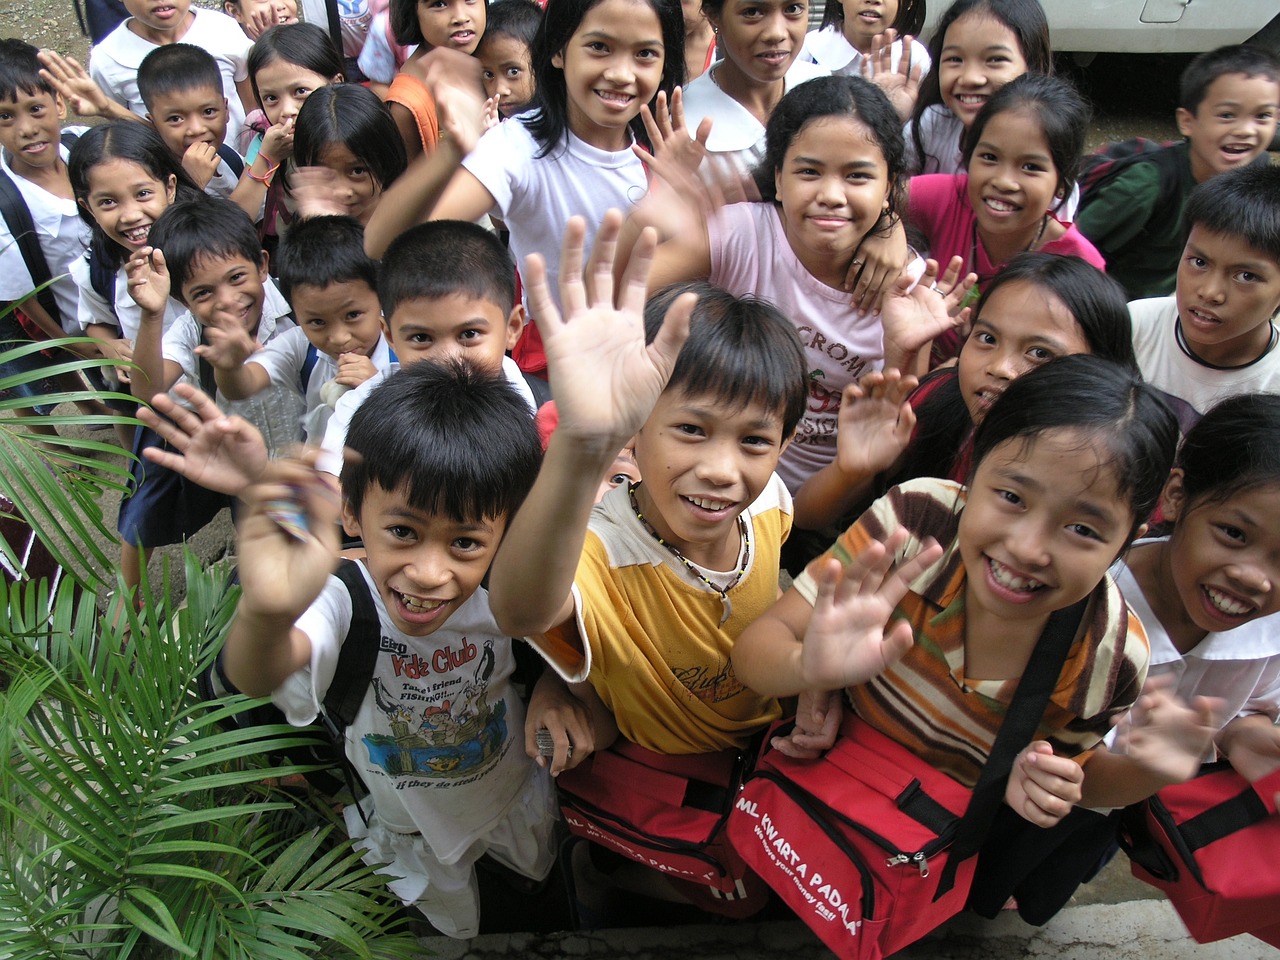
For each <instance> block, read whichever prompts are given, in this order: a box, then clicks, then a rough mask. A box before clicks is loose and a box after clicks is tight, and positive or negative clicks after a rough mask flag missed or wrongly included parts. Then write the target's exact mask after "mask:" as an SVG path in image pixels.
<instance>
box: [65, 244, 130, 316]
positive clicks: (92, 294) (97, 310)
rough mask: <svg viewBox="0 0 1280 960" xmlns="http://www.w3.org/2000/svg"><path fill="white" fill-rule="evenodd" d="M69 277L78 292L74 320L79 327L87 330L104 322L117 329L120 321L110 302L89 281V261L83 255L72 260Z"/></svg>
mask: <svg viewBox="0 0 1280 960" xmlns="http://www.w3.org/2000/svg"><path fill="white" fill-rule="evenodd" d="M71 279H72V280H74V281H75V283H76V291H77V293H78V298H77V303H76V320H77V322H78V323H79V324H80V329H81V330H88V329H89V327H90V326H92V325H93V324H105V325H106V326H109V327H114V328H115V329H116V330H119V329H120V322H119V321H118V320H117V319H116V315H115V312H114V311H113V310H112V309H111V304H109V303H107V301H106V299H105V298H103V297H102V296H101V295H100V294H99V293H98V291H97V290H95V289H93V284H92V283H90V282H89V263H88V261H86V260H85V258H84V257H77V258H76V259H75V260H73V261H72V263H71Z"/></svg>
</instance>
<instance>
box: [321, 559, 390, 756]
mask: <svg viewBox="0 0 1280 960" xmlns="http://www.w3.org/2000/svg"><path fill="white" fill-rule="evenodd" d="M334 575H335V576H336V577H337V578H338V579H339V580H341V581H342V584H343V586H345V587H346V588H347V593H348V594H349V595H350V596H351V628H350V629H349V630H348V631H347V636H346V639H345V640H344V641H343V643H342V649H341V650H340V651H339V653H338V666H337V670H336V671H335V673H334V676H333V683H331V684H330V685H329V690H328V691H327V692H326V693H325V695H324V704H323V706H324V711H323V713H322V715H321V718H322V720H323V721H324V724H325V726H326V727H327V728H329V730H330V733H331V734H332V733H335V732H336V734H337V736H338V738H339V739H341V737H342V734H343V731H345V730H346V728H347V727H348V726H350V724H351V721H352V720H354V719H355V716H356V712H357V711H358V710H359V709H360V704H361V703H363V702H364V698H365V696H366V695H367V694H368V692H369V686H370V685H371V684H372V683H373V671H374V667H375V666H376V665H377V662H378V646H379V642H380V641H381V639H382V623H381V621H380V620H379V619H378V608H377V607H376V606H375V605H374V602H373V594H372V592H371V591H370V590H369V582H368V581H367V580H366V579H365V577H364V572H363V571H362V570H361V569H360V564H359V563H357V562H356V561H355V560H343V561H342V562H341V563H340V564H339V565H338V569H337V570H336V571H335V572H334Z"/></svg>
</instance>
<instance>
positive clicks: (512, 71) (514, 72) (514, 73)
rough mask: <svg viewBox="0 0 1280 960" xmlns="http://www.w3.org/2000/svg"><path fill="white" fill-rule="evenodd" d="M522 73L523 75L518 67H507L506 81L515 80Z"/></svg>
mask: <svg viewBox="0 0 1280 960" xmlns="http://www.w3.org/2000/svg"><path fill="white" fill-rule="evenodd" d="M522 73H524V71H523V70H521V69H520V68H519V67H507V79H508V80H515V79H517V78H518V77H519V76H520V74H522Z"/></svg>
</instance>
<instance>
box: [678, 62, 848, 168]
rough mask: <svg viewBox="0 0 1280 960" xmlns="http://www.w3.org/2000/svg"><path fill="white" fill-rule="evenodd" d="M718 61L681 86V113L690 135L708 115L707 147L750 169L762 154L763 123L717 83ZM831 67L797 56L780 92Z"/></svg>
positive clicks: (827, 74) (794, 86)
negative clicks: (685, 85)
mask: <svg viewBox="0 0 1280 960" xmlns="http://www.w3.org/2000/svg"><path fill="white" fill-rule="evenodd" d="M720 63H723V61H720V62H717V63H715V64H713V65H712V67H711V69H710V70H708V71H707V72H706V73H704V74H703V75H702V76H700V77H698V78H697V79H695V80H693V81H691V82H690V83H689V85H688V86H687V87H685V88H684V116H685V123H686V124H687V126H688V128H689V135H690V136H694V135H695V134H696V133H697V130H698V125H699V124H701V123H702V120H703V118H704V117H710V118H711V120H712V124H711V135H710V136H709V137H708V138H707V150H708V151H709V152H711V153H714V154H717V155H718V156H721V157H725V158H726V159H729V160H731V161H732V162H733V163H734V164H735V165H737V166H738V167H739V168H740V169H742V170H752V169H754V168H755V166H756V164H758V163H759V162H760V161H761V160H762V159H763V158H764V146H765V145H764V139H765V138H764V124H762V123H761V122H760V121H759V120H757V119H756V118H755V116H754V115H753V114H752V113H751V111H749V110H748V109H747V108H746V107H744V106H743V105H742V104H740V103H739V102H738V101H737V100H735V99H733V97H731V96H729V95H728V94H727V93H725V92H724V91H723V90H721V89H720V87H719V86H717V85H716V81H715V73H716V71H717V70H718V69H719V68H720ZM830 75H831V71H830V70H827V69H825V68H823V67H820V66H818V65H817V64H816V63H806V62H805V61H804V60H801V59H800V58H799V57H797V58H796V61H795V63H793V64H791V67H790V69H788V70H787V75H786V76H785V77H784V78H783V82H782V87H783V95H784V96H785V95H786V94H787V93H788V92H790V91H791V90H793V89H795V88H796V87H797V86H799V85H800V84H802V83H804V82H805V81H806V80H813V79H815V78H817V77H829V76H830Z"/></svg>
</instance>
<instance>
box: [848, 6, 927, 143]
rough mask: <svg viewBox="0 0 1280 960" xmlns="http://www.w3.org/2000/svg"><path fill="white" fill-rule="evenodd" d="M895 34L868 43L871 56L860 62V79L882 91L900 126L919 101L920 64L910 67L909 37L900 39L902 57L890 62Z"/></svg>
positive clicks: (892, 32) (890, 29)
mask: <svg viewBox="0 0 1280 960" xmlns="http://www.w3.org/2000/svg"><path fill="white" fill-rule="evenodd" d="M897 38H898V31H896V30H894V29H893V28H892V27H890V28H889V29H888V30H886V31H885V32H884V33H882V34H880V35H879V36H877V37H874V38H873V39H872V41H871V54H870V56H868V57H866V58H864V59H863V61H862V67H861V72H862V76H863V77H864V78H865V79H867V80H870V81H871V82H872V83H874V84H875V85H876V86H877V87H879V88H880V89H881V90H883V91H884V95H885V96H886V97H888V98H889V102H890V103H891V104H893V109H894V110H895V111H896V112H897V114H898V119H900V120H901V121H902V122H903V123H906V122H907V120H909V119H910V118H911V113H912V111H913V110H915V107H916V100H918V99H919V97H920V78H921V76H922V74H923V69H922V66H921V64H919V63H917V64H915V65H912V63H911V54H912V41H913V40H914V39H915V38H914V37H912V36H911V34H907V35H905V36H904V37H903V38H902V56H900V57H899V58H898V62H897V63H896V64H895V63H894V62H893V44H894V41H895V40H897Z"/></svg>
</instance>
